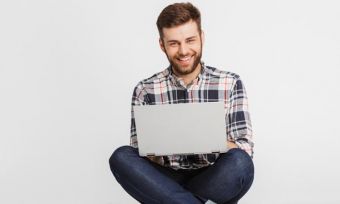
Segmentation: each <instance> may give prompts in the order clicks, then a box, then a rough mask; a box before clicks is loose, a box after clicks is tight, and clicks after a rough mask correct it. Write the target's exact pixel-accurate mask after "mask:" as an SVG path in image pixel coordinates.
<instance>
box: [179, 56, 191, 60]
mask: <svg viewBox="0 0 340 204" xmlns="http://www.w3.org/2000/svg"><path fill="white" fill-rule="evenodd" d="M189 59H190V57H185V58H179V60H181V61H187V60H189Z"/></svg>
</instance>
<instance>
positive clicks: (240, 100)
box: [226, 77, 254, 157]
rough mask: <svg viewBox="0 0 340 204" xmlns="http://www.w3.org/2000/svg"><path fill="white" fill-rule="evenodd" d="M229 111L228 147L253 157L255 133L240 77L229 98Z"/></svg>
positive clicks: (227, 118) (227, 119)
mask: <svg viewBox="0 0 340 204" xmlns="http://www.w3.org/2000/svg"><path fill="white" fill-rule="evenodd" d="M229 104H230V105H229V110H228V113H227V116H226V123H227V124H226V125H227V137H228V147H232V148H234V147H239V148H241V149H243V150H244V151H246V152H247V153H248V154H249V155H250V156H251V157H252V156H253V147H254V143H253V140H252V138H253V133H252V126H251V120H250V115H249V112H248V98H247V95H246V90H245V87H244V85H243V83H242V81H241V79H240V78H239V77H237V78H236V79H235V82H234V83H233V88H232V91H231V94H230V96H229Z"/></svg>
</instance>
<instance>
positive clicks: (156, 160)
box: [147, 156, 162, 164]
mask: <svg viewBox="0 0 340 204" xmlns="http://www.w3.org/2000/svg"><path fill="white" fill-rule="evenodd" d="M147 158H148V159H149V160H150V161H153V162H155V163H158V164H160V163H161V162H162V157H161V156H147Z"/></svg>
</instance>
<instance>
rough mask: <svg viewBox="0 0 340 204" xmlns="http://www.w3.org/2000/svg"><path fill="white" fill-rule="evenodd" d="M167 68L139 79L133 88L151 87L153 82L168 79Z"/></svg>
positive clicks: (156, 82)
mask: <svg viewBox="0 0 340 204" xmlns="http://www.w3.org/2000/svg"><path fill="white" fill-rule="evenodd" d="M168 76H169V70H168V68H166V69H164V70H163V71H160V72H157V73H155V74H153V75H151V76H150V77H147V78H145V79H143V80H141V81H139V82H138V83H137V85H136V87H135V88H138V89H147V88H149V87H153V86H154V85H155V84H159V83H161V82H163V81H165V80H167V79H168Z"/></svg>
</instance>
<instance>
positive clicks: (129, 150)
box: [109, 146, 137, 171]
mask: <svg viewBox="0 0 340 204" xmlns="http://www.w3.org/2000/svg"><path fill="white" fill-rule="evenodd" d="M136 151H137V150H136V149H135V148H134V147H131V146H121V147H118V148H117V149H116V150H115V151H114V152H113V153H112V155H111V157H110V159H109V164H110V168H111V170H112V171H114V170H115V169H116V167H117V166H121V165H123V164H124V162H126V161H127V157H129V156H131V154H135V153H136Z"/></svg>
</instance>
